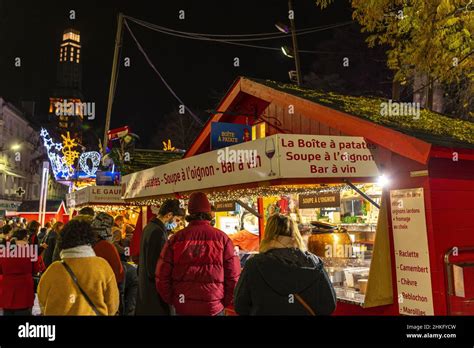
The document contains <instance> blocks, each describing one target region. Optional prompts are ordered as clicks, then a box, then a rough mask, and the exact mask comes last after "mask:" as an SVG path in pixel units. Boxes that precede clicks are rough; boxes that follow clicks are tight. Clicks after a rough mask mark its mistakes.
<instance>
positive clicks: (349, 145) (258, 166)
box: [122, 134, 379, 199]
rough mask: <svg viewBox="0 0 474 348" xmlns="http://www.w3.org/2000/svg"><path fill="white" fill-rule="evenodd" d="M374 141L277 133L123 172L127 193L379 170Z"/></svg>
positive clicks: (345, 175)
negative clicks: (146, 167)
mask: <svg viewBox="0 0 474 348" xmlns="http://www.w3.org/2000/svg"><path fill="white" fill-rule="evenodd" d="M374 150H375V146H374V145H369V144H367V143H366V141H365V140H364V138H362V137H345V136H344V137H342V136H320V135H317V136H312V135H299V134H276V135H272V136H269V137H266V138H262V139H257V140H254V141H248V142H244V143H241V144H237V145H233V146H228V147H226V148H223V149H219V150H214V151H210V152H206V153H203V154H200V155H196V156H193V157H189V158H185V159H182V160H178V161H175V162H170V163H167V164H165V165H162V166H159V167H155V168H150V169H147V170H143V171H141V172H137V173H133V174H130V175H127V176H125V177H123V178H122V183H123V184H125V192H124V196H123V197H124V199H134V198H146V197H153V196H159V195H165V194H171V193H175V192H186V191H194V190H199V189H208V188H213V187H221V186H229V185H236V184H244V183H252V182H260V181H268V180H274V179H280V178H330V177H333V178H351V177H363V178H368V177H376V176H378V175H379V172H378V169H377V166H376V163H375V160H374V155H373V151H374Z"/></svg>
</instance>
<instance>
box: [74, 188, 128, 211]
mask: <svg viewBox="0 0 474 348" xmlns="http://www.w3.org/2000/svg"><path fill="white" fill-rule="evenodd" d="M66 201H67V203H68V207H77V206H81V205H85V204H104V205H107V204H121V203H125V202H124V200H123V199H122V187H121V186H87V187H84V188H83V189H81V190H78V191H74V192H71V193H69V194H68V195H67V197H66Z"/></svg>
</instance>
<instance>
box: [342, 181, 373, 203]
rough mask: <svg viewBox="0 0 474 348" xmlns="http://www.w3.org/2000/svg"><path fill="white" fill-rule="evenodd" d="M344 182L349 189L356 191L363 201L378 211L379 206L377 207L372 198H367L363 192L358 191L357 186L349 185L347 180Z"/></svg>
mask: <svg viewBox="0 0 474 348" xmlns="http://www.w3.org/2000/svg"><path fill="white" fill-rule="evenodd" d="M344 182H345V183H346V184H347V185H349V186H350V187H351V189H353V190H354V191H356V192H357V193H358V194H360V195H361V196H362V197H363V198H364V199H365V200H367V201H368V202H369V203H370V204H372V205H373V206H374V207H376V208H377V209H380V205H378V204H377V203H376V202H375V201H374V200H373V199H372V198H370V197H369V196H367V195H366V194H365V193H364V192H363V191H361V190H359V188H358V187H357V186H355V185H354V184H353V183H351V182H350V181H349V180H347V179H344Z"/></svg>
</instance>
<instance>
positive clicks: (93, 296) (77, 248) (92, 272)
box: [38, 220, 119, 315]
mask: <svg viewBox="0 0 474 348" xmlns="http://www.w3.org/2000/svg"><path fill="white" fill-rule="evenodd" d="M93 241H95V232H94V231H93V230H92V227H91V225H90V223H89V222H87V221H81V220H71V221H70V222H68V223H67V224H66V225H65V226H64V229H63V230H62V231H61V237H60V241H59V243H60V244H61V245H60V246H61V249H62V251H61V261H56V262H53V263H52V264H51V265H50V266H49V267H48V269H47V270H46V272H45V273H44V274H43V275H42V277H41V280H40V283H39V285H38V299H39V303H40V307H41V312H42V314H43V315H115V314H116V313H117V310H118V307H119V291H118V288H117V282H116V280H115V275H114V272H113V271H112V268H111V267H110V266H109V264H108V263H107V261H105V260H104V259H103V258H100V257H97V256H96V255H95V253H94V250H93V249H92V247H91V243H93ZM69 271H70V272H72V274H71V273H69ZM74 277H75V278H76V281H77V282H75V281H74V280H73V278H74ZM79 287H80V288H82V290H83V291H84V293H85V294H84V293H82V292H81V290H80V288H79Z"/></svg>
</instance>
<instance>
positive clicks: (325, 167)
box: [278, 134, 379, 178]
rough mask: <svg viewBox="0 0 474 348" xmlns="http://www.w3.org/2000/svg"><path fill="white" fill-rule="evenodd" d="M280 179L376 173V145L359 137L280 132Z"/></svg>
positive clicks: (371, 175) (348, 176)
mask: <svg viewBox="0 0 474 348" xmlns="http://www.w3.org/2000/svg"><path fill="white" fill-rule="evenodd" d="M278 140H279V154H280V175H281V177H282V178H314V177H319V178H350V177H352V178H353V177H359V178H362V177H373V176H378V174H379V173H378V169H377V165H376V163H375V158H374V152H375V150H376V149H377V148H376V145H374V144H368V143H366V142H365V140H364V138H361V137H342V136H331V135H298V134H279V135H278Z"/></svg>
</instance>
